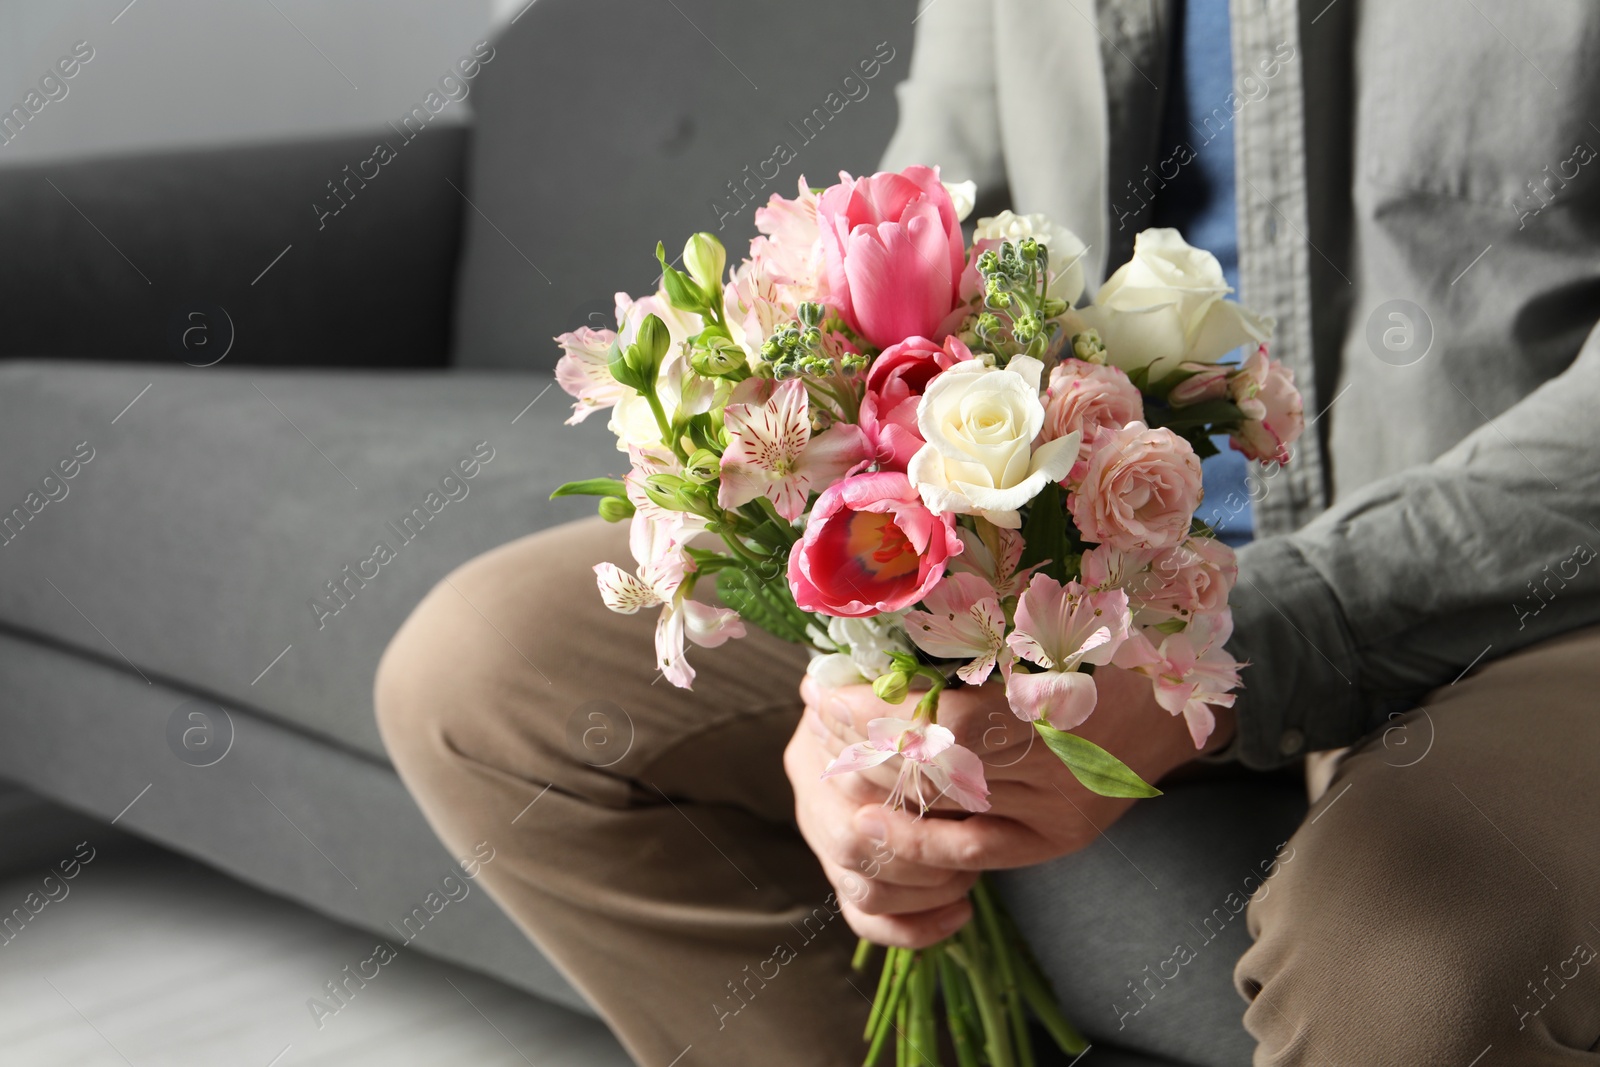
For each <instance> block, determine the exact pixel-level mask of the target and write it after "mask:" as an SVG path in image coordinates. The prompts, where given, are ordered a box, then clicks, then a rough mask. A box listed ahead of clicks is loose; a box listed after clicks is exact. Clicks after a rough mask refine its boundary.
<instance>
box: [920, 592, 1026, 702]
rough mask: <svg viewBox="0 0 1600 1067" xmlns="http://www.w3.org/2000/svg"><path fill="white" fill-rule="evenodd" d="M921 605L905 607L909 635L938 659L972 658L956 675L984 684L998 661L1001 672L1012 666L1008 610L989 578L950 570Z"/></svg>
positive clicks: (925, 650)
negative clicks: (1005, 608)
mask: <svg viewBox="0 0 1600 1067" xmlns="http://www.w3.org/2000/svg"><path fill="white" fill-rule="evenodd" d="M922 604H923V607H925V608H926V609H927V610H926V611H908V612H906V617H905V627H906V636H908V637H910V638H911V641H912V643H913V644H915V645H916V646H917V647H918V648H920V649H922V651H924V652H926V653H927V654H928V655H930V656H933V657H935V658H937V659H965V660H969V661H970V662H968V663H966V664H965V665H963V666H962V667H961V668H959V669H958V670H957V671H956V677H958V678H960V679H961V680H962V681H963V682H966V683H967V684H968V685H982V684H983V683H984V682H985V681H987V680H988V678H989V675H990V674H991V673H992V672H993V671H994V669H995V666H996V664H997V663H998V664H1000V666H1001V669H1002V671H1004V670H1005V669H1006V668H1007V667H1009V665H1010V649H1008V648H1007V647H1006V613H1005V612H1004V611H1003V610H1001V607H1000V601H999V599H997V598H996V597H995V593H994V589H993V588H992V587H990V585H989V583H988V582H986V581H984V580H983V579H982V578H979V577H978V576H977V575H975V574H947V575H945V579H944V581H942V582H940V583H939V584H938V585H936V586H934V588H933V592H931V593H929V594H928V595H927V596H926V597H924V598H923V601H922ZM1002 656H1004V657H1006V661H1005V662H1004V663H1001V657H1002Z"/></svg>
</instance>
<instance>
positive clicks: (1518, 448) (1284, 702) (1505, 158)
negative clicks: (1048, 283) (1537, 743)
mask: <svg viewBox="0 0 1600 1067" xmlns="http://www.w3.org/2000/svg"><path fill="white" fill-rule="evenodd" d="M1169 2H1170V0H1142V2H1141V0H1102V2H1101V3H1100V4H1099V6H1098V9H1097V8H1096V6H1095V5H1094V3H1093V0H924V4H923V7H922V13H921V15H919V16H918V21H917V42H916V51H915V54H914V55H913V57H912V70H911V75H910V78H909V80H907V81H906V82H905V83H904V84H903V85H902V86H901V87H900V90H899V93H900V109H901V111H900V125H899V128H898V130H897V132H896V134H895V137H894V140H893V142H892V144H891V145H890V146H889V149H888V152H887V155H886V158H885V165H886V166H889V167H894V168H898V167H901V166H904V165H906V164H908V163H912V162H927V163H937V164H940V165H941V166H942V167H943V168H944V172H945V176H946V177H947V179H950V180H957V179H961V178H967V177H970V178H972V179H974V180H976V181H977V182H978V183H979V187H980V201H979V202H980V210H984V209H992V208H994V207H998V206H1001V205H1004V204H1007V203H1009V204H1010V205H1011V206H1013V207H1015V208H1016V209H1017V210H1019V211H1042V212H1046V213H1047V214H1049V215H1051V216H1052V217H1053V218H1055V219H1056V220H1057V221H1059V222H1061V223H1063V224H1065V225H1067V226H1070V227H1071V228H1073V229H1074V230H1076V231H1077V232H1078V233H1079V235H1080V236H1082V237H1083V238H1084V240H1085V241H1087V242H1089V243H1090V245H1091V255H1090V258H1091V259H1092V260H1093V265H1092V267H1091V273H1092V274H1094V275H1095V276H1097V277H1099V276H1103V275H1104V272H1105V270H1106V269H1107V266H1108V264H1109V265H1110V266H1113V267H1114V266H1115V265H1117V264H1119V263H1121V262H1123V261H1124V260H1125V259H1126V258H1127V256H1128V254H1129V251H1130V249H1131V246H1132V239H1133V235H1134V233H1136V232H1137V231H1138V230H1139V229H1141V228H1143V226H1144V225H1145V224H1146V223H1145V220H1146V218H1147V217H1148V206H1149V203H1150V201H1151V200H1152V198H1153V196H1154V194H1155V193H1156V192H1158V191H1159V188H1160V186H1161V181H1162V175H1163V174H1165V175H1166V176H1167V177H1169V178H1170V177H1171V175H1172V173H1173V171H1172V167H1173V166H1174V165H1175V161H1174V150H1175V148H1176V147H1177V146H1173V145H1164V144H1160V143H1158V138H1159V131H1160V128H1161V121H1160V116H1161V107H1162V103H1163V92H1162V85H1163V83H1164V82H1165V80H1166V78H1167V71H1168V64H1167V48H1168V38H1167V34H1166V29H1167V27H1168V26H1169V25H1170V22H1171V20H1170V6H1169ZM1232 15H1233V54H1234V69H1235V92H1234V93H1233V94H1232V95H1231V96H1230V97H1228V98H1227V99H1226V100H1219V101H1217V103H1216V109H1215V111H1214V112H1213V118H1214V121H1215V122H1216V123H1217V124H1218V125H1219V128H1220V124H1223V123H1231V125H1232V128H1233V134H1234V144H1235V159H1236V163H1237V168H1238V217H1239V243H1240V269H1241V288H1242V290H1243V291H1242V293H1241V294H1240V296H1241V298H1242V299H1243V300H1244V302H1245V303H1247V304H1249V305H1250V306H1251V307H1252V308H1254V309H1256V310H1257V311H1260V312H1263V313H1267V314H1271V315H1274V316H1276V317H1277V319H1278V332H1277V338H1276V341H1275V343H1274V354H1275V355H1276V356H1277V357H1278V358H1280V359H1282V360H1284V361H1286V362H1287V363H1288V364H1289V366H1291V367H1292V368H1293V369H1294V371H1295V374H1296V377H1297V380H1298V382H1299V384H1300V386H1301V388H1302V390H1303V391H1304V393H1305V397H1306V410H1307V412H1308V414H1310V415H1311V416H1312V418H1313V422H1312V428H1311V430H1310V431H1308V433H1307V434H1306V436H1305V437H1304V438H1303V439H1302V441H1301V443H1300V445H1299V447H1298V448H1297V449H1296V451H1295V454H1294V457H1293V460H1292V462H1291V463H1290V464H1289V465H1288V466H1286V467H1284V468H1283V469H1281V470H1269V471H1267V472H1266V473H1265V475H1264V476H1261V477H1253V480H1252V485H1251V495H1252V497H1253V498H1254V503H1255V509H1256V523H1257V532H1258V534H1260V535H1262V537H1261V539H1260V540H1258V541H1257V542H1255V543H1254V544H1252V545H1250V546H1249V547H1247V548H1246V549H1245V550H1244V551H1243V552H1242V553H1241V556H1240V579H1239V585H1238V587H1237V589H1236V590H1235V593H1234V614H1235V620H1236V631H1235V638H1234V641H1233V642H1232V646H1231V647H1232V649H1233V651H1234V654H1235V655H1236V656H1238V657H1239V658H1240V659H1245V660H1249V661H1250V662H1251V664H1252V666H1251V667H1250V668H1249V670H1248V671H1246V672H1245V685H1246V689H1245V690H1244V691H1242V692H1241V693H1240V696H1239V704H1238V712H1239V741H1238V743H1237V752H1238V755H1239V757H1240V758H1241V759H1242V760H1244V762H1246V763H1248V764H1251V765H1253V766H1258V767H1268V766H1273V765H1277V764H1281V763H1283V762H1286V761H1287V760H1289V759H1291V758H1294V757H1296V756H1299V755H1301V754H1303V753H1304V752H1306V751H1311V750H1317V749H1326V748H1334V747H1338V746H1341V745H1345V744H1348V743H1350V742H1352V741H1354V740H1356V739H1357V738H1359V737H1361V736H1362V735H1364V734H1366V733H1368V732H1369V731H1371V730H1373V729H1375V728H1377V727H1380V726H1381V725H1383V723H1384V722H1385V721H1386V719H1387V718H1388V717H1390V716H1392V715H1393V714H1395V713H1397V712H1399V711H1402V710H1405V709H1407V708H1409V707H1412V706H1414V703H1415V702H1416V701H1417V700H1418V699H1419V698H1420V697H1421V696H1422V695H1423V694H1425V693H1426V692H1428V691H1429V690H1431V689H1434V688H1436V687H1438V686H1441V685H1446V684H1448V683H1450V682H1451V681H1453V680H1454V679H1455V678H1457V677H1458V676H1459V675H1460V674H1462V673H1463V672H1465V671H1466V670H1467V669H1469V668H1470V667H1471V666H1473V665H1475V664H1478V663H1482V662H1484V661H1486V660H1488V659H1491V658H1494V657H1497V656H1502V655H1505V654H1506V653H1508V652H1512V651H1514V650H1516V649H1518V648H1521V647H1523V646H1526V645H1529V644H1531V643H1533V642H1536V641H1539V640H1542V639H1545V638H1548V637H1551V636H1554V635H1556V634H1560V633H1563V632H1565V631H1568V630H1572V629H1576V628H1578V627H1582V626H1586V625H1591V624H1594V623H1600V561H1597V559H1596V556H1597V547H1600V329H1597V328H1596V322H1597V320H1600V154H1597V148H1600V5H1595V4H1586V3H1578V2H1572V3H1561V4H1535V5H1528V4H1525V3H1523V2H1521V0H1384V2H1378V0H1308V2H1305V3H1298V4H1297V3H1295V2H1294V0H1233V4H1232ZM1196 135H1197V137H1202V138H1203V137H1204V136H1205V132H1204V131H1196ZM1225 503H1226V502H1225ZM1517 713H1536V705H1534V704H1532V703H1531V702H1530V706H1529V707H1527V708H1508V709H1507V714H1508V717H1510V716H1512V715H1515V714H1517ZM1508 736H1509V735H1508Z"/></svg>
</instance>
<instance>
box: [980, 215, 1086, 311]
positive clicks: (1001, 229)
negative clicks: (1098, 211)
mask: <svg viewBox="0 0 1600 1067" xmlns="http://www.w3.org/2000/svg"><path fill="white" fill-rule="evenodd" d="M1024 237H1032V238H1033V239H1034V240H1035V241H1038V242H1039V243H1040V244H1042V245H1044V246H1045V248H1047V249H1048V250H1049V253H1050V259H1049V268H1050V287H1049V289H1047V290H1046V292H1048V293H1049V295H1050V296H1053V297H1057V298H1059V299H1061V300H1065V301H1066V302H1067V306H1068V307H1071V306H1072V305H1074V304H1076V303H1077V302H1078V298H1079V297H1080V296H1082V295H1083V286H1084V275H1083V261H1084V259H1085V257H1086V256H1087V255H1088V253H1089V246H1088V245H1086V244H1084V243H1083V239H1082V238H1080V237H1079V236H1078V235H1077V234H1075V233H1073V232H1072V231H1071V230H1069V229H1067V228H1066V227H1065V226H1058V225H1056V224H1055V223H1054V222H1051V221H1050V218H1049V217H1048V216H1046V215H1040V214H1037V213H1035V214H1032V215H1018V214H1016V213H1015V212H1013V211H1010V210H1006V211H1002V212H1000V214H998V215H995V216H994V217H992V218H986V219H979V220H978V225H977V228H976V229H974V230H973V232H972V242H973V244H978V243H979V242H982V241H1009V242H1012V243H1016V242H1018V241H1021V240H1022V239H1023V238H1024Z"/></svg>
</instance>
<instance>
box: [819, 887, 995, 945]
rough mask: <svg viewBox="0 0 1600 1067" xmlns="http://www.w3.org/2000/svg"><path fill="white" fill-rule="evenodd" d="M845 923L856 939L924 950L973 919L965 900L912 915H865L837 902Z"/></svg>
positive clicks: (844, 903) (969, 905) (847, 904)
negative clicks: (855, 935) (854, 933)
mask: <svg viewBox="0 0 1600 1067" xmlns="http://www.w3.org/2000/svg"><path fill="white" fill-rule="evenodd" d="M839 909H840V911H841V913H842V914H843V915H844V918H845V922H847V923H849V924H850V929H852V930H854V931H855V932H856V934H857V936H859V937H864V938H866V939H867V940H868V941H872V942H874V943H876V944H879V945H893V946H894V947H895V948H927V947H928V946H929V945H934V944H937V943H938V942H940V941H943V940H944V939H945V938H947V937H949V936H950V935H951V934H953V933H955V932H956V931H957V930H959V929H961V928H962V927H963V926H965V925H966V924H967V920H969V919H971V918H972V905H971V904H970V903H968V902H967V899H966V898H965V897H963V898H962V899H960V900H958V901H956V902H955V903H954V904H948V905H946V906H945V907H942V908H935V909H934V910H932V911H924V912H918V913H916V914H914V915H868V914H866V913H865V912H863V911H862V910H861V909H859V908H857V907H856V906H855V905H853V904H851V903H850V902H849V901H847V900H841V901H840V902H839Z"/></svg>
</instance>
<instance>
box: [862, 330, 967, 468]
mask: <svg viewBox="0 0 1600 1067" xmlns="http://www.w3.org/2000/svg"><path fill="white" fill-rule="evenodd" d="M971 358H972V352H971V351H970V350H968V348H967V346H966V345H964V344H962V343H961V341H960V339H959V338H956V337H946V338H945V340H944V345H943V346H940V345H937V344H934V343H933V342H932V341H930V340H928V339H927V338H926V337H909V338H907V339H906V340H904V341H901V342H900V343H899V344H896V345H890V346H889V347H888V348H886V349H884V351H883V354H882V355H880V356H879V357H878V358H877V359H875V360H873V362H872V369H871V370H870V371H868V372H867V394H866V396H865V397H864V398H863V399H862V401H861V428H862V429H863V430H865V431H866V434H867V439H868V440H869V441H871V442H872V444H873V447H874V448H876V450H877V455H878V463H879V465H880V466H882V467H883V468H885V469H888V470H897V471H903V470H905V469H906V464H908V463H910V462H911V457H912V456H913V455H915V454H916V451H917V449H919V448H921V447H922V446H923V443H924V442H923V440H922V432H921V431H920V430H918V429H917V401H919V400H921V399H922V392H923V390H924V389H926V388H927V387H928V383H929V382H930V381H932V380H933V378H934V376H935V375H937V374H938V373H939V372H940V371H942V370H946V369H948V368H950V367H953V366H955V365H956V364H957V363H960V362H962V361H964V360H968V359H971Z"/></svg>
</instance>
